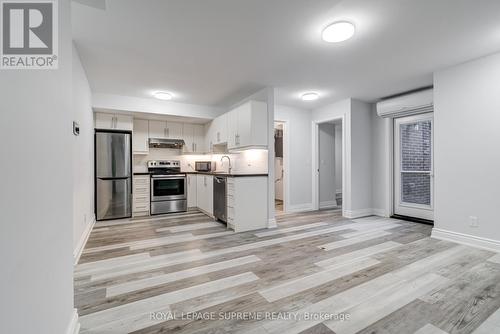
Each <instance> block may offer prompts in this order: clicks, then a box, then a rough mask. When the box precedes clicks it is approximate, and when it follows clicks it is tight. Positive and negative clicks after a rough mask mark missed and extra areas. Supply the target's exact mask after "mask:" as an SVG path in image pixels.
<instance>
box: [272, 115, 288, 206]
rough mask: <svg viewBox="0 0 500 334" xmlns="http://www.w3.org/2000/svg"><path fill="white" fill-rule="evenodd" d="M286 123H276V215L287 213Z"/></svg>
mask: <svg viewBox="0 0 500 334" xmlns="http://www.w3.org/2000/svg"><path fill="white" fill-rule="evenodd" d="M285 127H286V126H285V122H280V121H276V122H274V205H275V212H276V215H280V214H283V213H285V212H286V204H285V187H286V185H285V167H286V166H285Z"/></svg>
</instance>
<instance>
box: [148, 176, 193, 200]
mask: <svg viewBox="0 0 500 334" xmlns="http://www.w3.org/2000/svg"><path fill="white" fill-rule="evenodd" d="M186 198H187V196H186V176H185V175H168V176H156V175H153V176H152V177H151V201H153V202H157V201H170V200H176V199H186Z"/></svg>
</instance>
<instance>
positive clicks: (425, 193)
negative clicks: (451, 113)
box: [400, 121, 432, 205]
mask: <svg viewBox="0 0 500 334" xmlns="http://www.w3.org/2000/svg"><path fill="white" fill-rule="evenodd" d="M431 126H432V124H431V122H430V121H421V122H418V123H412V124H401V125H400V137H401V188H402V189H401V196H402V198H401V200H402V202H404V203H414V204H424V205H430V204H431V178H430V175H429V174H428V173H415V172H422V171H427V172H428V171H431V170H432V143H431V140H432V137H431V136H432V129H431ZM405 172H412V173H405Z"/></svg>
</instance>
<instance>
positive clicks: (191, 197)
mask: <svg viewBox="0 0 500 334" xmlns="http://www.w3.org/2000/svg"><path fill="white" fill-rule="evenodd" d="M197 183H198V181H197V176H196V175H193V174H188V175H187V206H188V209H189V208H196V207H197V206H198V190H197V188H198V184H197Z"/></svg>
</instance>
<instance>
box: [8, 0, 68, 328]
mask: <svg viewBox="0 0 500 334" xmlns="http://www.w3.org/2000/svg"><path fill="white" fill-rule="evenodd" d="M58 5H59V69H57V70H6V71H1V74H0V91H1V92H2V94H1V98H0V110H1V111H0V136H1V140H0V154H1V156H2V157H8V163H5V164H2V165H1V175H2V185H1V187H0V194H1V195H0V211H1V213H2V220H1V224H0V262H1V264H2V278H1V281H2V284H0V286H1V290H0V295H1V299H0V308H1V310H2V311H1V312H0V332H1V333H40V334H55V333H61V334H64V333H66V332H67V330H68V326H69V325H70V323H71V319H73V316H74V315H75V314H76V313H74V309H73V257H72V251H73V224H72V222H73V209H72V208H73V199H72V194H73V176H72V173H73V165H72V141H73V137H72V136H73V135H72V129H71V121H72V114H73V113H72V112H71V109H72V101H71V94H72V92H71V90H72V89H71V68H72V65H71V63H72V56H71V54H72V52H71V35H70V34H71V21H70V2H69V1H59V2H58ZM27 149H28V150H29V154H27Z"/></svg>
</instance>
